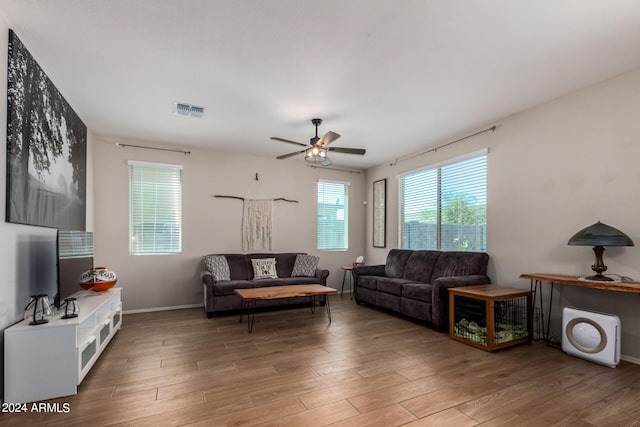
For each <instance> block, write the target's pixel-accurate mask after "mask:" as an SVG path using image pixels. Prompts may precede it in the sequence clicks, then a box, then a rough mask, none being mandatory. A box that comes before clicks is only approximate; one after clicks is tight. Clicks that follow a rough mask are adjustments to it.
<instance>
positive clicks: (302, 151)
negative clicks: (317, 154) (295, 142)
mask: <svg viewBox="0 0 640 427" xmlns="http://www.w3.org/2000/svg"><path fill="white" fill-rule="evenodd" d="M305 151H307V150H301V151H294V152H293V153H289V154H283V155H282V156H278V157H276V159H279V160H282V159H288V158H289V157H293V156H295V155H296V154H302V153H304V152H305Z"/></svg>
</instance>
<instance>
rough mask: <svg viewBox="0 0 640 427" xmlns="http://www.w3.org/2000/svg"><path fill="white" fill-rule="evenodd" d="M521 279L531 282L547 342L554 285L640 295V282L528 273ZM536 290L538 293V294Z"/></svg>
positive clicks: (521, 276) (543, 334) (522, 275)
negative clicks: (545, 292) (545, 288)
mask: <svg viewBox="0 0 640 427" xmlns="http://www.w3.org/2000/svg"><path fill="white" fill-rule="evenodd" d="M520 278H521V279H528V280H530V281H531V285H530V289H531V292H532V294H533V305H534V306H535V299H536V295H539V297H538V300H539V301H540V316H541V318H542V336H543V338H544V340H545V341H546V342H547V343H548V342H549V324H550V323H551V304H552V302H553V288H554V285H555V284H559V285H569V286H578V287H581V288H591V289H601V290H605V291H614V292H628V293H634V294H640V282H628V281H621V282H596V281H593V280H586V279H583V278H581V277H578V276H568V275H565V274H550V273H530V274H521V275H520ZM543 282H547V283H549V284H551V290H550V294H549V310H548V311H547V324H546V328H545V319H544V318H545V315H544V308H543V307H544V306H543V305H542V283H543ZM538 289H539V290H540V292H538Z"/></svg>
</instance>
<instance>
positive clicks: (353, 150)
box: [327, 147, 367, 156]
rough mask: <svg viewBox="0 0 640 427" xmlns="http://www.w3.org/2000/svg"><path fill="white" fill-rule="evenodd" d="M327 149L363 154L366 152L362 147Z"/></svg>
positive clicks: (329, 148)
mask: <svg viewBox="0 0 640 427" xmlns="http://www.w3.org/2000/svg"><path fill="white" fill-rule="evenodd" d="M327 150H329V151H334V152H336V153H345V154H359V155H361V156H362V155H364V153H366V152H367V150H365V149H364V148H346V147H328V148H327Z"/></svg>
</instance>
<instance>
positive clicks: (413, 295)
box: [402, 283, 433, 302]
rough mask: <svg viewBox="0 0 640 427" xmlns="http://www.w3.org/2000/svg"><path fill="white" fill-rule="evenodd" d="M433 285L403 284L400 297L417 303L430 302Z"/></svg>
mask: <svg viewBox="0 0 640 427" xmlns="http://www.w3.org/2000/svg"><path fill="white" fill-rule="evenodd" d="M432 291H433V285H432V284H429V283H405V284H404V285H402V296H403V297H405V298H410V299H415V300H419V301H425V302H431V293H432Z"/></svg>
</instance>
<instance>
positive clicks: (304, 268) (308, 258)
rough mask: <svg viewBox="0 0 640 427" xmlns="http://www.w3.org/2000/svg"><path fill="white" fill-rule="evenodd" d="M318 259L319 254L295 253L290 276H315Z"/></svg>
mask: <svg viewBox="0 0 640 427" xmlns="http://www.w3.org/2000/svg"><path fill="white" fill-rule="evenodd" d="M319 261H320V257H319V256H315V255H302V254H298V255H296V262H295V263H294V264H293V271H292V272H291V277H315V275H316V269H317V268H318V262H319Z"/></svg>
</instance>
